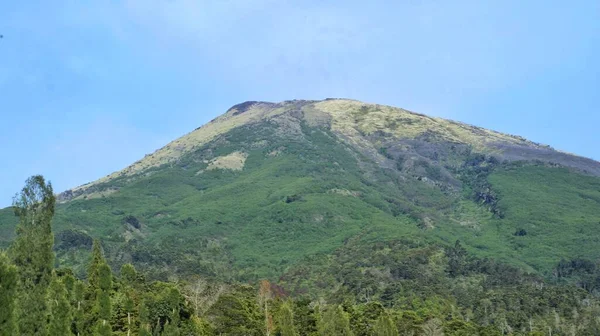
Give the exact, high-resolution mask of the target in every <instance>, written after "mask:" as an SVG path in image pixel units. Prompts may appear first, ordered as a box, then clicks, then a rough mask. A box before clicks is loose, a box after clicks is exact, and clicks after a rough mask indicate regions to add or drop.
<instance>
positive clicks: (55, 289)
mask: <svg viewBox="0 0 600 336" xmlns="http://www.w3.org/2000/svg"><path fill="white" fill-rule="evenodd" d="M48 322H49V323H48V334H49V335H71V322H72V316H71V306H70V304H69V300H68V299H67V290H66V288H65V285H64V284H63V282H62V281H60V280H59V279H58V278H57V277H54V278H53V279H52V282H51V283H50V288H49V289H48Z"/></svg>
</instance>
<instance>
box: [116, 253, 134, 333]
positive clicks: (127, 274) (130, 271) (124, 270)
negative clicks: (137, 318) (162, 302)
mask: <svg viewBox="0 0 600 336" xmlns="http://www.w3.org/2000/svg"><path fill="white" fill-rule="evenodd" d="M120 273H121V283H122V284H123V290H124V291H125V304H124V307H123V308H124V309H125V312H127V336H129V335H131V314H132V313H133V311H134V310H135V303H134V302H133V297H132V291H133V289H132V286H133V283H134V282H135V279H136V277H137V273H136V271H135V268H134V267H133V265H132V264H124V265H123V266H121V272H120Z"/></svg>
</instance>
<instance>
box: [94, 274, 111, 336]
mask: <svg viewBox="0 0 600 336" xmlns="http://www.w3.org/2000/svg"><path fill="white" fill-rule="evenodd" d="M97 274H98V289H97V291H96V293H97V294H96V312H97V315H98V322H97V329H96V330H97V331H96V332H97V334H98V335H99V336H105V335H110V334H111V332H112V328H111V326H110V319H111V317H112V304H111V301H110V289H111V287H112V272H111V270H110V266H108V264H106V263H101V264H100V265H99V266H98V271H97Z"/></svg>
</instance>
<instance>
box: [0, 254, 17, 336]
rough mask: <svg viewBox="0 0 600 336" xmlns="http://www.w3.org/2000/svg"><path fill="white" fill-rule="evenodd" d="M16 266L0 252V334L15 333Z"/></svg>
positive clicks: (6, 335)
mask: <svg viewBox="0 0 600 336" xmlns="http://www.w3.org/2000/svg"><path fill="white" fill-rule="evenodd" d="M16 292H17V268H16V267H15V266H13V265H12V264H11V263H10V261H9V260H8V257H6V255H5V254H4V253H2V252H0V336H12V335H16V334H17V332H16V325H15V316H14V311H15V296H16Z"/></svg>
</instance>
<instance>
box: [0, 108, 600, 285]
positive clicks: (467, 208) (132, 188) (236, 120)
mask: <svg viewBox="0 0 600 336" xmlns="http://www.w3.org/2000/svg"><path fill="white" fill-rule="evenodd" d="M599 176H600V163H598V162H596V161H594V160H591V159H587V158H583V157H579V156H575V155H572V154H569V153H564V152H560V151H557V150H554V149H552V148H550V147H549V146H546V145H542V144H538V143H535V142H531V141H528V140H526V139H524V138H522V137H518V136H513V135H507V134H502V133H499V132H494V131H490V130H486V129H483V128H479V127H475V126H470V125H466V124H463V123H459V122H455V121H450V120H445V119H440V118H431V117H428V116H425V115H421V114H417V113H413V112H410V111H407V110H404V109H400V108H394V107H390V106H384V105H377V104H366V103H362V102H359V101H355V100H348V99H326V100H324V101H304V100H293V101H285V102H281V103H268V102H245V103H242V104H238V105H235V106H233V107H232V108H230V109H229V110H228V111H227V112H226V113H225V114H223V115H222V116H220V117H218V118H216V119H214V120H212V121H211V122H209V123H208V124H206V125H204V126H202V127H200V128H198V129H196V130H194V131H192V132H191V133H189V134H187V135H185V136H183V137H181V138H179V139H177V140H175V141H173V142H171V143H169V144H167V145H166V146H165V147H163V148H161V149H159V150H157V151H156V152H154V153H153V154H150V155H146V156H145V157H144V158H142V159H141V160H139V161H137V162H135V163H134V164H132V165H131V166H129V167H127V168H125V169H123V170H121V171H118V172H115V173H113V174H111V175H109V176H106V177H104V178H101V179H99V180H97V181H95V182H91V183H88V184H85V185H83V186H80V187H77V188H74V189H72V190H68V191H65V192H63V193H61V194H60V195H59V200H60V204H59V205H58V207H57V213H56V216H55V219H54V232H55V234H56V245H57V255H58V257H59V260H60V263H61V265H71V266H76V269H79V272H80V275H84V272H83V267H79V268H77V267H78V265H82V264H83V262H84V261H85V260H87V258H88V255H89V252H88V251H89V248H90V246H91V244H92V238H101V239H102V242H103V245H104V248H105V251H106V253H107V256H108V257H109V259H110V261H111V263H112V264H113V266H115V267H117V266H118V265H120V264H123V263H126V262H132V263H133V264H135V265H136V266H138V267H140V268H141V269H144V270H145V271H147V272H148V273H149V274H150V275H151V276H153V277H156V278H170V277H188V276H191V275H195V274H201V275H203V276H206V277H212V278H215V279H219V280H226V281H232V280H240V281H245V280H256V279H259V278H263V277H268V278H271V279H276V278H277V277H282V279H286V278H289V276H290V274H298V272H299V271H298V270H299V269H301V268H302V267H304V266H310V267H312V268H314V267H315V265H320V264H319V262H315V260H317V259H318V260H321V261H322V260H329V262H330V261H331V260H332V259H331V258H335V257H334V256H335V255H336V254H335V253H338V254H337V255H339V253H340V252H339V251H343V250H344V249H348V248H353V249H356V250H357V251H362V252H360V253H361V254H362V253H365V252H364V251H365V249H366V251H368V247H369V246H375V245H376V244H381V243H389V242H392V241H398V240H410V241H412V242H417V243H418V244H438V245H440V246H454V245H455V242H456V241H457V240H460V244H462V246H464V247H465V248H466V250H467V251H468V252H469V253H470V254H471V255H473V256H475V257H477V258H492V259H494V260H496V261H498V262H501V263H504V264H507V265H512V266H514V267H517V268H518V269H521V270H524V271H527V272H531V273H533V274H539V275H540V276H545V277H551V276H552V274H554V273H556V268H557V265H559V263H560V262H561V260H580V259H585V260H595V259H597V258H600V249H599V248H598V246H599V245H598V242H599V239H600V234H599V233H598V230H597V227H598V225H600V212H599V211H598V209H600V177H599ZM49 178H51V177H49ZM15 222H16V220H15V218H14V216H12V212H11V210H10V209H4V210H2V211H0V244H2V246H7V245H8V243H9V242H10V241H11V239H12V236H13V234H12V232H14V225H15ZM374 244H375V245H374ZM367 253H368V252H367ZM315 258H317V259H315ZM319 258H321V259H319ZM323 258H325V259H323ZM324 269H327V268H326V267H325V266H323V268H321V269H319V270H313V271H311V272H313V273H314V272H323V270H324Z"/></svg>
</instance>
